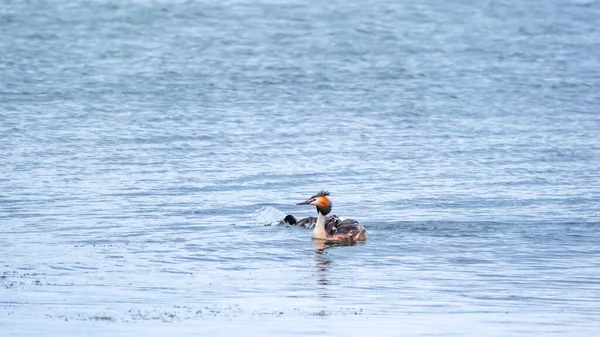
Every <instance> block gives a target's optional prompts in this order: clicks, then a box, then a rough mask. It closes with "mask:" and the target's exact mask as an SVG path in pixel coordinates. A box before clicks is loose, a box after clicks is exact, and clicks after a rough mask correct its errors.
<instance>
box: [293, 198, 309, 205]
mask: <svg viewBox="0 0 600 337" xmlns="http://www.w3.org/2000/svg"><path fill="white" fill-rule="evenodd" d="M311 201H312V200H311V199H308V200H306V201H303V202H300V203H297V204H296V205H310V203H311Z"/></svg>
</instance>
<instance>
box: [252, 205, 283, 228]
mask: <svg viewBox="0 0 600 337" xmlns="http://www.w3.org/2000/svg"><path fill="white" fill-rule="evenodd" d="M286 215H287V214H285V213H283V212H282V211H280V210H278V209H277V208H275V207H271V206H266V207H262V208H260V209H258V210H257V211H256V212H254V213H252V214H251V215H250V217H251V218H252V219H253V220H254V221H256V223H258V224H262V225H270V226H272V225H277V224H280V223H281V221H282V220H283V218H285V216H286Z"/></svg>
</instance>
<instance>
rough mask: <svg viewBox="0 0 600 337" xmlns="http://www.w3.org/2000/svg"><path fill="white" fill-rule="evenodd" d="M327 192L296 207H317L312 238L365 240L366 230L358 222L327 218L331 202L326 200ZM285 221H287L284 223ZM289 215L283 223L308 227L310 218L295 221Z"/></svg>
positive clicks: (332, 217)
mask: <svg viewBox="0 0 600 337" xmlns="http://www.w3.org/2000/svg"><path fill="white" fill-rule="evenodd" d="M328 196H329V192H327V191H321V192H319V193H317V194H315V195H313V196H312V197H310V198H308V200H306V201H304V202H301V203H298V205H314V206H316V207H317V214H318V215H317V217H316V220H315V222H314V227H313V231H312V238H313V239H318V240H326V241H364V240H366V239H367V230H366V229H365V227H363V226H361V225H360V224H359V223H358V221H356V220H353V219H341V218H338V217H337V216H335V215H333V216H329V217H328V216H327V214H329V212H331V200H329V198H328ZM286 219H287V221H286ZM295 220H296V218H294V217H293V216H291V215H288V216H286V217H285V219H284V222H286V223H288V224H292V223H291V222H296V225H298V226H300V223H301V222H302V226H303V227H308V226H309V225H310V224H311V223H312V221H313V220H312V218H305V219H302V220H300V221H295Z"/></svg>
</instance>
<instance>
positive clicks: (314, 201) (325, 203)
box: [298, 191, 331, 215]
mask: <svg viewBox="0 0 600 337" xmlns="http://www.w3.org/2000/svg"><path fill="white" fill-rule="evenodd" d="M328 195H329V192H327V191H321V192H319V193H317V194H315V195H313V196H312V197H310V198H308V200H306V201H304V202H301V203H298V205H315V206H317V212H319V213H321V214H323V215H327V214H329V212H331V200H329V198H327V196H328Z"/></svg>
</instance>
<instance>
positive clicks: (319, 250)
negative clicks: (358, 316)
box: [312, 240, 356, 297]
mask: <svg viewBox="0 0 600 337" xmlns="http://www.w3.org/2000/svg"><path fill="white" fill-rule="evenodd" d="M354 245H356V242H352V241H350V242H327V241H324V240H312V248H313V249H314V250H315V264H316V267H317V268H316V270H317V284H318V285H319V286H321V287H320V288H321V290H322V291H321V292H319V296H320V297H331V296H330V295H329V294H327V291H326V290H327V288H328V287H327V286H328V285H329V284H330V281H329V279H328V272H329V265H330V264H331V263H332V260H331V259H330V257H329V256H328V255H327V250H328V249H331V248H334V247H343V246H354Z"/></svg>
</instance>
